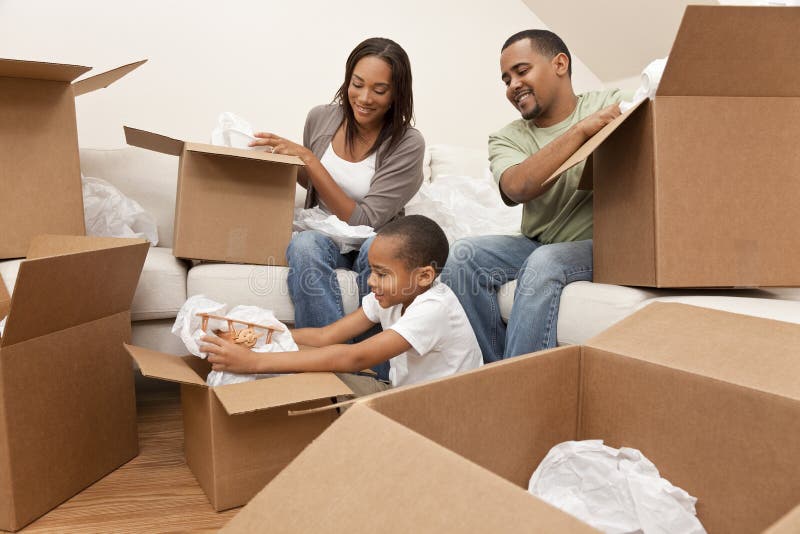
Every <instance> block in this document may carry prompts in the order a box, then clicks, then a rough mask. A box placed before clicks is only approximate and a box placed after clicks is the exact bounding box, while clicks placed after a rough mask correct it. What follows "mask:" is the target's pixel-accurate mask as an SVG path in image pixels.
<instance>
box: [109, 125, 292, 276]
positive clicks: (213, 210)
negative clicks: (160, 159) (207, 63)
mask: <svg viewBox="0 0 800 534" xmlns="http://www.w3.org/2000/svg"><path fill="white" fill-rule="evenodd" d="M125 138H126V139H127V141H128V144H130V145H133V146H138V147H141V148H146V149H148V150H153V151H156V152H162V153H164V154H171V155H173V156H179V157H180V163H179V167H178V191H177V195H176V203H175V226H174V228H175V238H174V245H173V253H174V254H175V256H176V257H179V258H191V259H203V260H216V261H225V262H232V263H252V264H259V265H286V247H287V246H288V245H289V241H290V240H291V234H292V217H293V214H294V194H295V184H296V183H297V169H298V167H299V166H301V165H303V161H302V160H301V159H300V158H297V157H295V156H286V155H281V154H272V153H268V152H262V151H255V150H244V149H239V148H229V147H223V146H215V145H208V144H203V143H189V142H185V141H181V140H178V139H173V138H170V137H167V136H164V135H159V134H155V133H151V132H147V131H144V130H137V129H135V128H130V127H127V126H126V127H125Z"/></svg>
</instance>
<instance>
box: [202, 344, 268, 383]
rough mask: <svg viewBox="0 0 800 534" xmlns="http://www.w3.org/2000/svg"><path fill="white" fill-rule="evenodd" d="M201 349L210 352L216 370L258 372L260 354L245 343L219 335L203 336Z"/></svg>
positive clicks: (209, 360)
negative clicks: (235, 341)
mask: <svg viewBox="0 0 800 534" xmlns="http://www.w3.org/2000/svg"><path fill="white" fill-rule="evenodd" d="M202 340H203V341H204V344H203V345H201V346H200V350H201V351H203V352H205V353H208V362H209V363H210V364H211V369H212V370H214V371H226V372H229V373H241V374H252V373H258V367H257V363H258V355H257V354H256V353H255V352H253V351H251V350H250V349H248V348H247V347H245V346H243V345H237V344H236V343H233V342H232V341H228V340H226V339H222V338H219V337H217V336H203V337H202Z"/></svg>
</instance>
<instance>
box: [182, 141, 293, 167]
mask: <svg viewBox="0 0 800 534" xmlns="http://www.w3.org/2000/svg"><path fill="white" fill-rule="evenodd" d="M186 150H189V151H191V152H202V153H204V154H214V155H217V156H230V157H234V158H245V159H257V160H260V161H269V162H272V163H285V164H287V165H303V166H305V163H303V160H302V159H300V158H298V157H297V156H287V155H286V154H273V153H271V152H264V151H263V150H247V149H244V148H233V147H228V146H219V145H209V144H205V143H186Z"/></svg>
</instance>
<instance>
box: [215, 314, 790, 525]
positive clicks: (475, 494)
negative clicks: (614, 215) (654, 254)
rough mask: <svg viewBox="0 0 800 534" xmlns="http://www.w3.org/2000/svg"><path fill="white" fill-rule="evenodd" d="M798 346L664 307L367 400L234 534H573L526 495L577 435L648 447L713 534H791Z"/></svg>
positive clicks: (784, 335) (773, 326)
mask: <svg viewBox="0 0 800 534" xmlns="http://www.w3.org/2000/svg"><path fill="white" fill-rule="evenodd" d="M798 346H800V325H796V324H789V323H781V322H777V321H771V320H767V319H760V318H754V317H747V316H741V315H736V314H730V313H726V312H720V311H715V310H709V309H702V308H696V307H692V306H687V305H683V304H674V303H654V304H651V305H650V306H648V307H646V308H644V309H643V310H641V311H639V312H637V313H636V314H634V315H632V316H630V317H628V318H627V319H625V320H623V321H621V322H620V323H618V324H617V325H615V326H613V327H611V328H610V329H609V330H607V331H605V332H604V333H602V334H600V335H599V336H597V337H596V338H593V339H592V340H589V341H588V342H587V343H586V345H584V346H571V347H562V348H558V349H553V350H550V351H544V352H540V353H535V354H531V355H528V356H521V357H518V358H513V359H510V360H506V361H503V362H498V363H495V364H491V365H486V366H484V367H482V368H480V369H477V370H475V371H470V372H466V373H462V374H459V375H456V376H454V377H450V378H445V379H441V380H437V381H432V382H429V383H427V384H420V385H417V386H412V387H406V388H399V389H397V390H393V391H388V392H385V393H382V394H379V395H375V396H372V397H369V398H367V399H364V400H361V401H359V402H357V403H356V404H355V405H354V406H353V407H351V408H350V409H349V410H348V411H347V412H346V413H345V414H344V416H343V417H342V418H341V419H340V420H339V421H337V422H336V423H334V424H333V425H332V426H331V428H330V429H329V430H327V431H326V432H325V433H323V434H322V436H320V438H319V439H317V440H316V441H315V442H314V443H312V444H311V445H310V446H309V447H308V448H307V449H306V450H305V451H304V452H303V453H301V454H300V455H299V456H298V457H297V459H296V460H295V461H294V462H292V463H291V464H290V465H289V466H288V467H287V468H286V469H285V470H284V471H283V472H281V473H280V474H279V475H278V476H277V477H275V479H274V480H273V481H272V482H271V483H270V484H268V485H267V486H266V487H265V488H264V490H263V491H262V492H260V493H259V494H258V495H257V496H256V497H255V498H254V499H253V500H252V501H251V502H250V503H249V504H248V505H247V506H246V507H245V508H244V509H243V510H242V512H240V513H239V514H238V515H237V516H236V517H235V518H234V520H232V521H231V522H230V523H229V525H228V526H227V527H226V528H225V529H224V532H248V531H252V529H255V528H256V527H257V526H258V525H269V530H270V531H271V532H273V531H274V532H291V531H314V530H319V526H320V525H325V531H326V532H371V531H375V530H381V531H382V532H383V531H385V532H410V531H413V532H417V531H421V532H437V531H439V532H441V531H459V532H494V531H503V532H560V531H562V530H565V529H566V527H562V526H558V527H556V526H554V525H555V523H554V522H556V521H566V518H565V514H563V513H562V512H560V511H557V510H555V509H551V508H547V507H542V503H541V502H540V501H539V500H538V499H536V498H534V497H532V496H530V495H529V494H528V493H527V491H526V488H527V484H528V480H529V478H530V476H531V474H532V472H533V471H534V469H535V468H536V466H537V465H538V464H539V462H540V461H541V460H542V459H543V457H544V456H545V455H546V453H547V451H548V450H549V449H550V448H551V447H552V446H554V445H556V444H558V443H560V442H563V441H566V440H572V439H578V440H582V439H603V440H605V442H606V443H607V444H608V445H610V446H613V447H621V446H626V447H634V448H637V449H639V450H641V451H642V453H644V454H645V455H646V456H647V457H648V458H649V459H650V460H652V461H653V462H654V463H655V465H656V466H657V467H658V469H659V470H660V472H661V474H662V476H664V477H665V478H667V479H668V480H670V481H671V482H672V483H674V484H675V485H677V486H680V487H682V488H683V489H685V490H686V491H688V492H689V493H690V494H692V495H694V496H695V497H697V498H698V499H699V501H698V504H697V510H698V517H699V519H700V520H701V522H702V523H703V525H704V526H705V528H706V529H707V530H708V532H712V533H713V532H726V533H734V534H735V533H739V532H741V533H744V532H761V531H764V530H765V529H767V528H768V527H770V525H772V524H775V528H776V529H777V528H778V527H779V526H780V527H781V528H783V529H784V530H783V531H786V528H788V527H787V525H788V526H796V525H797V511H794V512H791V511H792V509H793V508H794V507H795V506H797V504H798V501H800V457H798V455H799V454H800V450H798V449H797V447H796V444H797V443H798V442H800V359H798V358H797V350H796V347H798ZM361 458H363V459H364V461H363V462H360V461H359V459H361ZM373 458H383V462H382V463H381V464H380V466H378V467H375V468H372V467H371V460H372V459H373ZM504 482H505V483H506V484H503V483H504ZM509 483H510V484H509ZM513 486H516V487H513ZM318 488H324V492H323V491H322V490H320V489H318ZM331 495H335V496H336V498H335V499H333V498H331ZM495 496H502V497H501V498H499V499H498V501H499V502H498V501H496V500H495V499H494V497H495ZM359 510H368V511H369V514H368V517H366V518H365V517H364V516H363V515H359V513H358V512H359ZM398 510H402V511H403V513H398ZM790 512H791V513H790ZM787 514H789V515H787ZM783 516H786V517H783ZM782 518H783V519H782ZM497 524H502V525H503V527H502V528H497V527H493V526H492V525H497ZM582 526H583V527H584V528H588V527H586V526H585V525H582ZM575 531H576V532H579V531H580V530H578V529H577V528H576V529H575ZM777 531H780V530H777Z"/></svg>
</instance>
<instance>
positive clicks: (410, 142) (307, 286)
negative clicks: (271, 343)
mask: <svg viewBox="0 0 800 534" xmlns="http://www.w3.org/2000/svg"><path fill="white" fill-rule="evenodd" d="M412 116H413V98H412V92H411V66H410V63H409V60H408V56H407V55H406V53H405V51H404V50H403V49H402V48H401V47H400V45H398V44H397V43H395V42H394V41H391V40H389V39H383V38H371V39H367V40H366V41H364V42H362V43H361V44H359V45H358V46H356V48H355V49H354V50H353V51H352V52H351V53H350V56H349V57H348V58H347V63H346V65H345V78H344V83H343V84H342V86H341V87H340V88H339V90H338V92H337V93H336V96H335V98H334V102H333V104H329V105H322V106H317V107H315V108H314V109H312V110H311V112H310V113H309V114H308V118H307V119H306V124H305V129H304V131H303V146H300V145H298V144H296V143H293V142H291V141H288V140H286V139H283V138H281V137H278V136H276V135H273V134H268V133H258V134H256V136H257V137H259V138H260V139H259V140H258V141H255V142H253V143H251V145H252V146H257V145H266V146H270V147H272V149H273V152H274V153H276V154H290V155H294V156H298V157H300V158H301V159H302V160H303V162H304V163H305V167H304V168H301V169H300V172H299V173H298V181H299V182H300V184H301V185H302V186H303V187H305V188H306V189H307V190H308V194H307V197H306V206H305V207H306V208H311V207H314V206H317V205H318V206H320V207H321V208H322V209H324V210H325V211H327V212H329V213H332V214H334V215H336V216H337V217H338V218H339V219H341V220H343V221H345V222H347V223H348V224H350V225H352V226H355V225H368V226H371V227H372V228H374V229H375V230H376V231H377V230H379V229H380V228H381V227H382V226H383V225H384V224H386V223H387V222H389V221H390V220H392V219H394V218H395V217H397V216H398V215H402V211H403V207H404V206H405V204H406V202H408V201H409V200H410V199H411V197H412V196H414V194H416V192H417V191H418V190H419V187H420V185H421V184H422V159H423V154H424V151H425V142H424V140H423V138H422V135H421V134H420V133H419V132H418V131H417V130H416V129H414V128H413V127H412V126H411V123H412ZM370 242H371V240H368V241H367V242H365V243H364V245H362V246H361V249H360V250H359V251H357V252H351V253H348V254H341V253H340V252H339V247H338V246H337V245H336V244H335V243H334V242H333V241H332V240H331V239H330V238H328V237H326V236H324V235H322V234H319V233H317V232H314V231H310V230H309V231H304V232H300V233H299V234H297V235H295V236H294V238H293V239H292V241H291V243H290V244H289V248H288V250H287V251H286V258H287V260H288V262H289V268H290V269H289V293H290V295H291V298H292V301H293V302H294V306H295V326H296V327H298V328H304V327H320V326H326V325H328V324H331V323H333V322H335V321H337V320H338V319H341V318H342V317H344V307H343V304H342V297H341V290H340V288H339V283H338V281H337V278H336V274H335V269H337V268H344V269H352V270H355V271H356V272H357V273H358V287H359V293H360V296H361V297H363V296H364V295H365V294H367V293H368V292H369V290H368V288H367V284H366V281H367V278H368V276H369V264H368V263H367V250H368V248H369V244H370Z"/></svg>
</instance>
